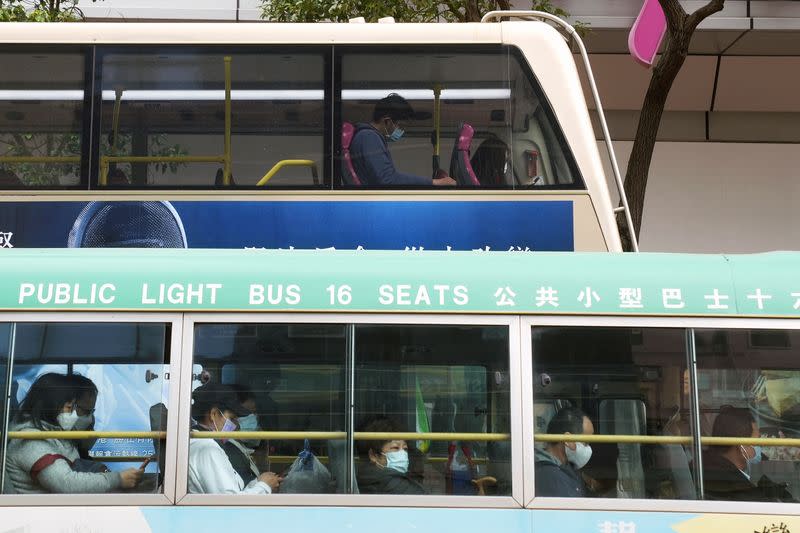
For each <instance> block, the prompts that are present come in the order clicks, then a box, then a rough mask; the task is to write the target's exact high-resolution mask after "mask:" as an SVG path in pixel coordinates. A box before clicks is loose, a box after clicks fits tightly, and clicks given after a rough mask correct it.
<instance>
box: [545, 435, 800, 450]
mask: <svg viewBox="0 0 800 533" xmlns="http://www.w3.org/2000/svg"><path fill="white" fill-rule="evenodd" d="M533 440H534V441H536V442H585V443H587V444H592V443H605V444H691V443H692V440H693V439H692V437H684V436H669V435H558V434H547V433H542V434H538V435H535V436H534V437H533ZM700 444H703V445H707V446H736V445H743V446H798V447H800V439H786V438H782V439H781V438H779V439H773V438H769V437H766V438H765V437H754V438H750V437H747V438H745V437H700Z"/></svg>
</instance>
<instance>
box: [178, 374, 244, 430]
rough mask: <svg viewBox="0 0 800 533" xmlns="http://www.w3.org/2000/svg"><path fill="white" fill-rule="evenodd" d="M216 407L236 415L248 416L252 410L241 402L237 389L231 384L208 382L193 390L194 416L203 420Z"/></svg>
mask: <svg viewBox="0 0 800 533" xmlns="http://www.w3.org/2000/svg"><path fill="white" fill-rule="evenodd" d="M214 409H219V410H220V411H226V410H228V411H231V412H232V413H233V414H235V415H236V416H246V415H248V414H250V411H248V410H247V409H245V408H244V407H243V406H242V404H241V403H239V401H238V399H237V397H236V391H235V390H234V388H233V387H232V386H230V385H223V384H222V383H206V384H205V385H201V386H200V387H197V388H196V389H195V390H194V392H192V418H194V419H195V420H197V421H198V422H199V421H201V420H202V419H203V418H204V417H205V416H206V415H208V414H210V413H211V411H213V410H214Z"/></svg>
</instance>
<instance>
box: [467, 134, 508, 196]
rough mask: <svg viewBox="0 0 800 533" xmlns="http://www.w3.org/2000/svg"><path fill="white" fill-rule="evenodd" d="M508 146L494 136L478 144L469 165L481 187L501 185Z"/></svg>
mask: <svg viewBox="0 0 800 533" xmlns="http://www.w3.org/2000/svg"><path fill="white" fill-rule="evenodd" d="M507 154H508V145H507V144H506V143H504V142H503V141H501V140H500V139H499V138H498V137H497V136H496V135H490V136H489V137H487V138H486V139H484V141H483V142H482V143H481V144H480V146H479V147H478V149H477V150H475V153H474V154H473V156H472V160H471V161H470V164H471V165H472V170H473V171H474V172H475V175H476V176H477V177H478V181H480V182H481V185H503V184H504V183H505V165H506V162H507V158H506V157H507Z"/></svg>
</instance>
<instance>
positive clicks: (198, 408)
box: [189, 383, 281, 494]
mask: <svg viewBox="0 0 800 533" xmlns="http://www.w3.org/2000/svg"><path fill="white" fill-rule="evenodd" d="M192 400H193V403H192V418H193V419H194V421H195V424H194V429H195V430H198V431H225V432H233V431H238V430H239V424H238V420H239V417H240V416H241V417H244V416H247V415H249V414H250V411H248V410H247V409H245V408H244V407H243V406H242V404H240V403H239V401H238V400H237V398H236V393H235V392H234V389H233V388H232V387H231V386H230V385H222V384H217V383H207V384H205V385H202V386H201V387H198V388H197V389H195V391H194V393H193V394H192ZM227 441H228V439H227V438H223V439H220V440H219V441H217V440H216V439H192V440H191V441H190V442H189V492H190V493H194V494H271V493H272V492H275V491H277V490H278V487H279V486H280V482H281V478H280V477H279V476H278V475H277V474H274V473H272V472H264V473H263V474H260V475H258V476H257V477H254V478H253V479H252V480H250V481H249V482H245V480H244V479H242V476H241V475H240V474H239V473H238V472H237V471H236V469H235V468H234V466H233V465H232V464H231V461H230V459H229V458H228V456H227V454H226V453H225V450H224V449H223V446H224V445H225V443H226V442H227Z"/></svg>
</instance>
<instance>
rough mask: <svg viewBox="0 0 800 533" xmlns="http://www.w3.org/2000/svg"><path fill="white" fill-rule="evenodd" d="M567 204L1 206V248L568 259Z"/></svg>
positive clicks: (570, 233)
mask: <svg viewBox="0 0 800 533" xmlns="http://www.w3.org/2000/svg"><path fill="white" fill-rule="evenodd" d="M572 211H573V209H572V202H570V201H493V200H489V201H487V200H483V201H480V200H478V201H475V200H472V201H418V200H408V201H403V200H390V201H374V200H365V201H355V200H339V201H336V200H331V201H176V202H166V201H96V202H64V201H54V202H5V203H0V247H18V248H62V247H75V248H80V247H148V248H149V247H159V248H160V247H169V248H181V247H188V248H250V247H254V248H284V249H286V248H296V249H316V248H335V249H345V250H354V249H359V247H361V248H363V249H367V250H404V249H407V248H408V249H416V250H419V249H425V250H477V249H482V250H493V251H508V250H521V251H524V250H531V251H534V250H536V251H573V250H574V231H573V213H572Z"/></svg>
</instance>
